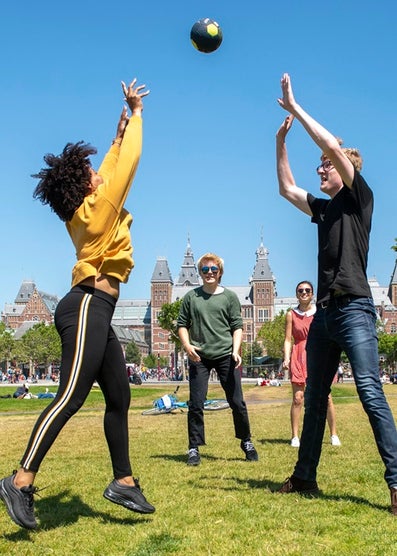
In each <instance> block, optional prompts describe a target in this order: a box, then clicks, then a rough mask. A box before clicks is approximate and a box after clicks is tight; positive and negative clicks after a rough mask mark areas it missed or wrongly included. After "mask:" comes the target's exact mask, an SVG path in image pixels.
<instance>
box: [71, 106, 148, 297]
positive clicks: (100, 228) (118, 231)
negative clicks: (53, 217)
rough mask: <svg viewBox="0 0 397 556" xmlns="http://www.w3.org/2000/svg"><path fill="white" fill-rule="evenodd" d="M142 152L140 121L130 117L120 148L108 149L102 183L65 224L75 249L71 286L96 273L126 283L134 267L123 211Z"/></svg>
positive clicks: (101, 170) (127, 216)
mask: <svg viewBox="0 0 397 556" xmlns="http://www.w3.org/2000/svg"><path fill="white" fill-rule="evenodd" d="M141 151H142V119H141V117H140V116H132V117H131V118H130V120H129V122H128V124H127V127H126V130H125V133H124V137H123V141H122V143H121V146H119V145H117V144H116V143H115V144H113V145H112V146H111V148H110V149H109V151H108V153H107V154H106V156H105V158H104V159H103V161H102V164H101V166H100V168H99V169H98V174H99V175H100V176H101V177H102V179H103V183H102V184H100V185H99V186H98V188H97V190H96V191H94V192H93V193H92V194H90V195H87V196H86V197H85V198H84V201H83V203H82V204H81V205H80V206H79V208H78V209H77V210H76V212H75V213H74V215H73V218H72V219H71V220H70V221H69V222H67V223H66V228H67V230H68V232H69V235H70V237H71V239H72V241H73V244H74V246H75V249H76V256H77V263H76V264H75V266H74V267H73V270H72V286H76V285H77V284H79V283H80V282H81V281H82V280H85V279H86V278H89V277H91V276H96V275H98V274H99V273H101V274H109V275H110V276H114V277H116V278H118V279H119V280H120V281H121V282H127V280H128V276H129V274H130V272H131V270H132V268H133V266H134V261H133V259H132V245H131V236H130V226H131V223H132V216H131V214H130V213H129V212H128V211H127V210H126V209H125V208H124V203H125V201H126V198H127V195H128V192H129V190H130V187H131V183H132V180H133V178H134V175H135V172H136V169H137V167H138V163H139V159H140V156H141Z"/></svg>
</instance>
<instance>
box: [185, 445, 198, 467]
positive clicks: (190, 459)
mask: <svg viewBox="0 0 397 556" xmlns="http://www.w3.org/2000/svg"><path fill="white" fill-rule="evenodd" d="M200 461H201V460H200V453H199V451H198V448H189V451H188V455H187V464H188V465H200Z"/></svg>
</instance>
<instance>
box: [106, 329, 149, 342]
mask: <svg viewBox="0 0 397 556" xmlns="http://www.w3.org/2000/svg"><path fill="white" fill-rule="evenodd" d="M112 328H113V330H114V332H115V334H116V336H117V338H118V339H119V341H120V343H121V344H129V343H130V342H134V343H135V344H136V345H137V346H146V347H148V345H147V343H146V342H145V340H144V339H143V337H142V334H141V333H140V332H139V331H138V330H131V329H130V328H125V327H124V326H119V325H114V324H112Z"/></svg>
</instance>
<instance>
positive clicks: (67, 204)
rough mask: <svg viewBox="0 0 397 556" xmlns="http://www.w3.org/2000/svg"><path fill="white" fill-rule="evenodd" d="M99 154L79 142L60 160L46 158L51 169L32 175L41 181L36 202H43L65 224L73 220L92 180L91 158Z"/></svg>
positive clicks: (64, 152)
mask: <svg viewBox="0 0 397 556" xmlns="http://www.w3.org/2000/svg"><path fill="white" fill-rule="evenodd" d="M96 152H97V151H96V149H95V148H94V147H92V146H91V145H89V144H87V143H84V142H83V141H79V142H78V143H68V144H67V145H66V147H65V148H64V149H63V151H62V154H60V155H59V156H55V155H54V154H46V155H45V156H44V162H45V163H46V164H47V165H48V168H42V169H41V170H40V172H39V173H38V174H32V177H33V178H37V179H39V180H40V181H39V183H38V185H37V187H36V189H35V190H34V192H33V198H34V199H39V201H41V203H43V205H50V207H51V209H52V210H53V211H54V212H55V214H57V215H58V216H59V218H60V219H61V220H63V221H64V222H68V221H69V220H71V219H72V217H73V214H74V213H75V211H76V209H77V208H78V207H79V206H80V205H81V203H82V202H83V200H84V197H85V196H86V195H87V192H88V186H89V184H90V180H91V174H90V168H91V162H90V160H89V158H88V157H89V156H90V155H93V154H96Z"/></svg>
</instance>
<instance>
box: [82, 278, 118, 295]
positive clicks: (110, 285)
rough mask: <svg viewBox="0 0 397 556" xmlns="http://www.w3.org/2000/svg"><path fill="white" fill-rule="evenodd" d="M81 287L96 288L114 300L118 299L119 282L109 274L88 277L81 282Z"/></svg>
mask: <svg viewBox="0 0 397 556" xmlns="http://www.w3.org/2000/svg"><path fill="white" fill-rule="evenodd" d="M80 284H81V285H84V286H89V287H91V288H96V289H97V290H101V291H103V292H106V293H108V294H109V295H111V296H112V297H114V298H115V299H118V297H119V293H120V280H118V279H117V278H115V277H114V276H109V274H98V275H97V276H90V277H89V278H86V279H85V280H83V281H82V282H80Z"/></svg>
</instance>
